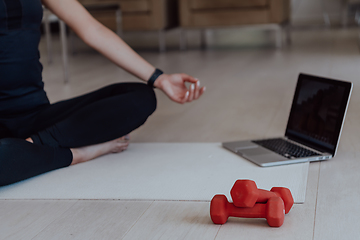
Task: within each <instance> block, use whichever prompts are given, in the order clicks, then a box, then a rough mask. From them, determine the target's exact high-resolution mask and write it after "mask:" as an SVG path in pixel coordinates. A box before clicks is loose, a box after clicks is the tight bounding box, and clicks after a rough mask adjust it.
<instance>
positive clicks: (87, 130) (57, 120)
mask: <svg viewBox="0 0 360 240" xmlns="http://www.w3.org/2000/svg"><path fill="white" fill-rule="evenodd" d="M155 108H156V98H155V93H154V91H153V90H152V88H150V87H149V86H147V85H145V84H141V83H120V84H115V85H110V86H108V87H105V88H102V89H100V90H98V91H95V92H93V93H90V94H86V95H84V96H80V97H77V98H74V99H70V100H66V101H62V102H59V103H56V104H53V105H52V106H51V107H49V108H48V109H45V110H44V111H43V112H41V113H39V115H38V116H37V117H36V121H35V124H34V126H35V128H36V129H41V127H44V126H48V127H46V128H45V129H42V130H39V131H37V133H36V134H35V135H32V137H34V138H36V137H37V136H38V137H40V138H42V139H43V141H45V142H48V143H51V144H52V145H57V146H61V147H71V148H74V147H81V146H87V145H92V144H97V143H101V142H106V141H110V140H113V139H115V138H118V137H121V136H123V135H125V134H128V133H129V132H131V131H133V130H134V129H136V128H138V127H139V126H141V125H142V124H143V123H144V122H145V121H146V119H147V118H148V116H149V115H151V114H152V113H153V112H154V111H155ZM36 135H37V136H36Z"/></svg>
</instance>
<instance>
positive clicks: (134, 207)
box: [33, 200, 152, 240]
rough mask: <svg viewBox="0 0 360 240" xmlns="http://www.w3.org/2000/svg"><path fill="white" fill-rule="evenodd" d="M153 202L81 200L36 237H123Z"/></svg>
mask: <svg viewBox="0 0 360 240" xmlns="http://www.w3.org/2000/svg"><path fill="white" fill-rule="evenodd" d="M59 202H62V201H59ZM151 203H152V202H132V201H115V200H114V201H100V200H99V201H97V200H94V201H91V200H89V201H88V200H80V201H78V202H77V203H76V204H75V205H74V206H72V207H71V208H70V209H69V210H68V211H66V212H65V213H64V214H63V215H62V216H60V217H58V218H57V219H56V221H53V222H52V223H51V224H50V225H49V226H47V227H46V228H45V229H44V230H42V231H41V232H40V233H39V234H38V235H36V237H34V238H33V239H34V240H35V239H122V238H123V236H124V235H125V234H126V232H128V231H129V230H130V229H131V227H132V226H133V225H134V224H135V223H136V221H137V220H138V219H139V218H140V216H141V215H142V214H144V212H145V211H146V210H147V209H148V208H149V206H150V205H151Z"/></svg>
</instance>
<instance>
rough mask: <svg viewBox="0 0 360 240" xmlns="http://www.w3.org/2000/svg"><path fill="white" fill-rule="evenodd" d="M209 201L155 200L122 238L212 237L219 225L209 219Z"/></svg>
mask: <svg viewBox="0 0 360 240" xmlns="http://www.w3.org/2000/svg"><path fill="white" fill-rule="evenodd" d="M209 207H210V203H207V202H187V201H181V202H180V201H179V202H177V201H173V202H162V201H156V202H154V203H153V204H152V205H151V206H150V208H149V209H148V210H147V211H146V213H145V214H144V215H143V216H142V217H141V218H140V219H139V221H137V223H136V224H135V226H134V227H133V228H132V229H131V230H130V231H129V232H128V233H127V234H126V236H125V238H124V240H130V239H131V240H133V239H147V240H151V239H164V240H165V239H174V240H175V239H189V240H192V239H199V240H200V239H204V240H209V239H214V238H215V236H216V233H217V231H218V230H219V226H218V225H214V224H212V222H211V219H210V216H209Z"/></svg>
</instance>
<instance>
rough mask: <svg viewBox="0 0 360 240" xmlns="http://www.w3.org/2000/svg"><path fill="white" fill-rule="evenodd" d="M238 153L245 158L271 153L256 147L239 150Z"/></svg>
mask: <svg viewBox="0 0 360 240" xmlns="http://www.w3.org/2000/svg"><path fill="white" fill-rule="evenodd" d="M238 153H241V154H242V155H246V156H256V155H264V154H270V153H273V152H271V151H269V150H267V149H265V148H262V147H257V148H249V149H241V150H240V151H238Z"/></svg>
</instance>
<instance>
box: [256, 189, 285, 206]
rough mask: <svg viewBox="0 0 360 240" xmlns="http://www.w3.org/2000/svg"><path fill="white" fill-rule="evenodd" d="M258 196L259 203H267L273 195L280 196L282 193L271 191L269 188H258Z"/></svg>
mask: <svg viewBox="0 0 360 240" xmlns="http://www.w3.org/2000/svg"><path fill="white" fill-rule="evenodd" d="M258 193H259V195H258V198H257V201H256V202H258V203H266V202H267V201H268V200H269V199H270V198H271V197H280V198H281V196H280V194H277V193H276V192H271V191H268V190H264V189H258Z"/></svg>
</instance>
